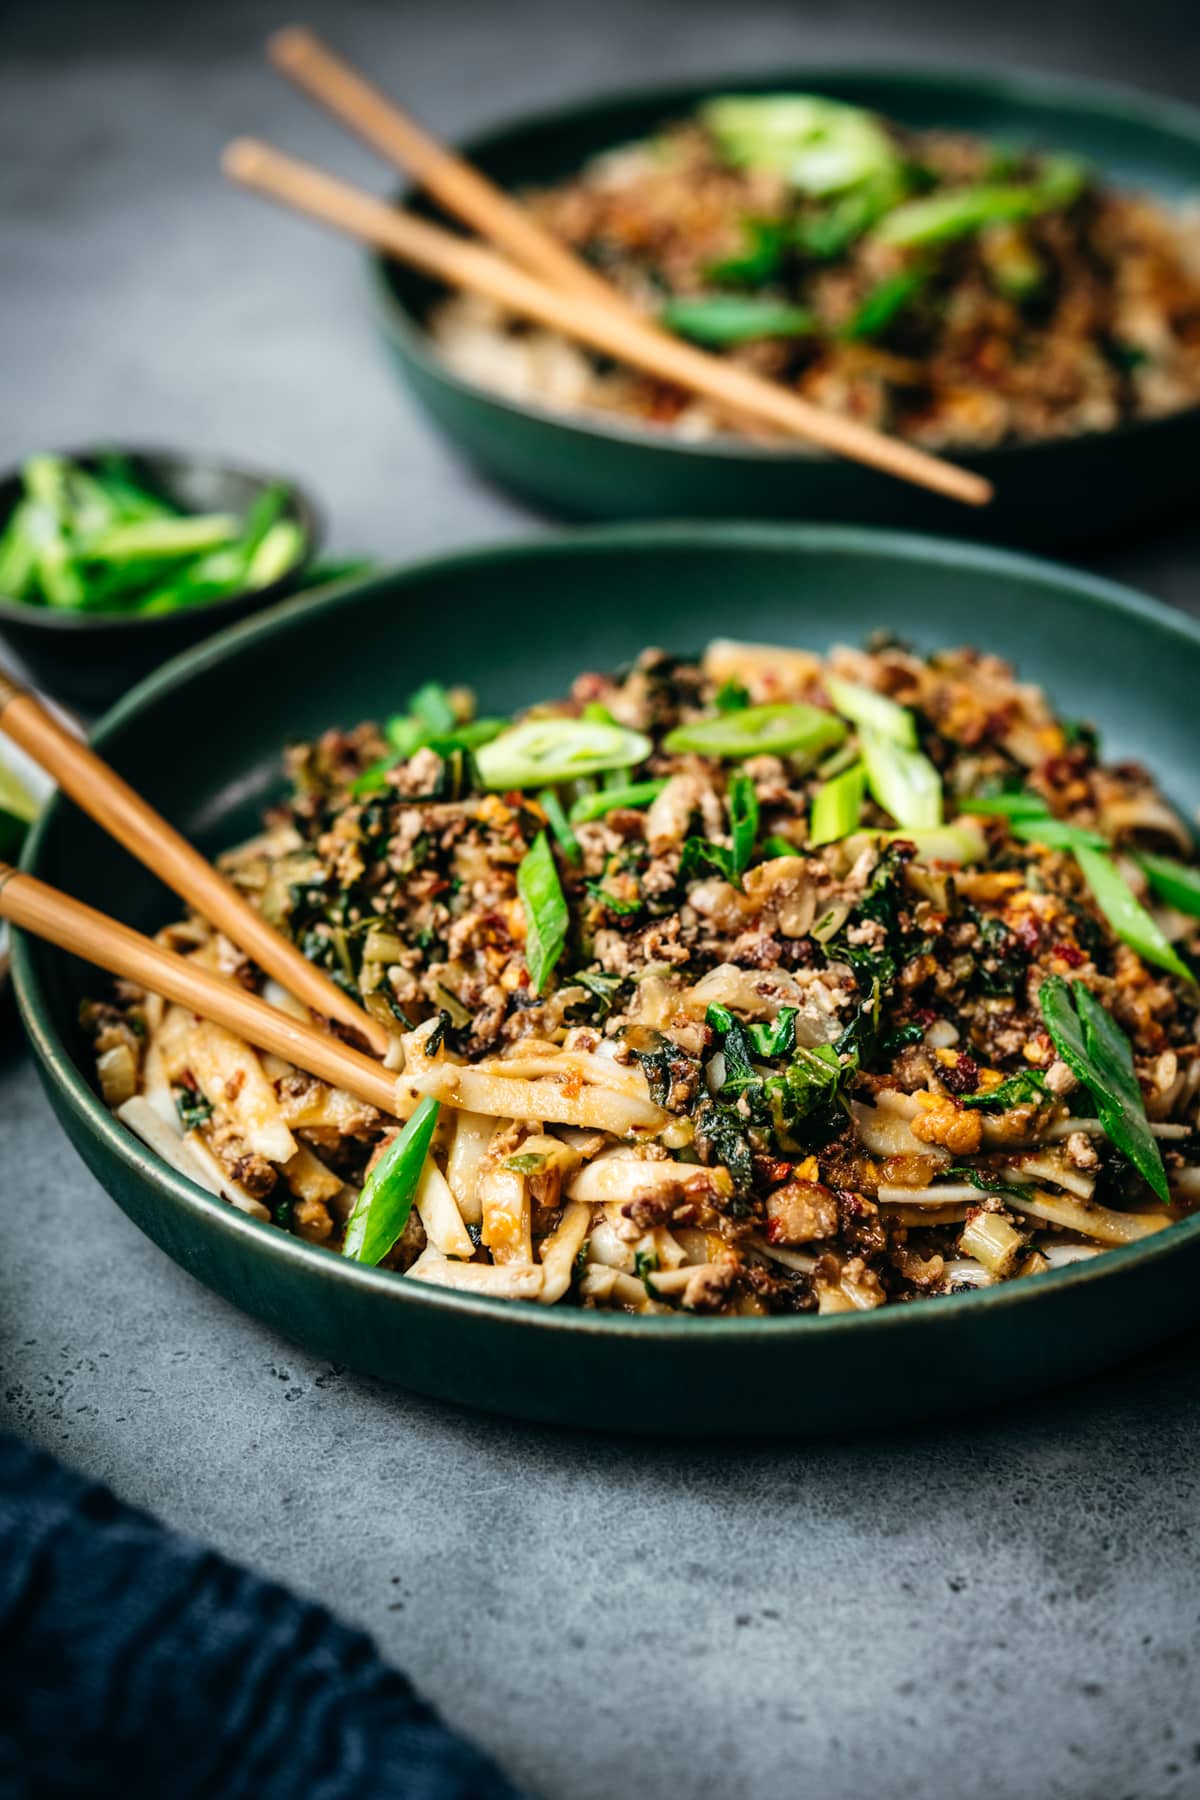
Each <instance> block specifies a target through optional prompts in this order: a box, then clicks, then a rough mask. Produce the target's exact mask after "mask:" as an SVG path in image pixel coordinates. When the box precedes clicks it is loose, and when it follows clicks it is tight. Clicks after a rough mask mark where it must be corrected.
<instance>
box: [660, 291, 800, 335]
mask: <svg viewBox="0 0 1200 1800" xmlns="http://www.w3.org/2000/svg"><path fill="white" fill-rule="evenodd" d="M658 322H659V324H660V325H662V326H664V327H665V329H666V330H667V331H674V332H677V333H678V335H679V336H680V337H685V338H691V339H692V340H693V341H694V342H695V343H697V344H712V345H713V346H714V347H717V348H720V347H722V346H724V345H726V344H752V343H755V342H756V341H757V340H758V339H759V338H780V337H787V338H794V337H812V336H813V334H814V333H815V332H817V331H819V330H820V320H819V319H818V318H817V316H816V314H815V313H813V312H810V311H809V309H808V307H806V306H789V305H788V303H787V301H785V300H768V299H765V298H764V299H759V298H757V297H756V296H755V295H753V294H700V295H697V296H696V298H695V299H692V300H668V301H667V303H666V305H665V306H663V307H662V308H661V309H660V311H659V315H658Z"/></svg>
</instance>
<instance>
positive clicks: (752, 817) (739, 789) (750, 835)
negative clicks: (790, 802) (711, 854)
mask: <svg viewBox="0 0 1200 1800" xmlns="http://www.w3.org/2000/svg"><path fill="white" fill-rule="evenodd" d="M729 819H730V828H731V833H732V837H733V872H734V874H735V876H737V877H739V879H740V877H741V876H742V875H743V874H744V873H745V871H746V869H748V868H749V866H750V858H751V857H752V856H753V855H754V844H755V840H756V838H757V837H758V795H757V794H756V793H755V791H754V783H753V782H752V781H751V779H750V777H749V776H748V775H743V774H742V773H741V771H740V770H739V771H738V772H737V773H736V774H734V775H731V776H730V777H729Z"/></svg>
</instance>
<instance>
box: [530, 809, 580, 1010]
mask: <svg viewBox="0 0 1200 1800" xmlns="http://www.w3.org/2000/svg"><path fill="white" fill-rule="evenodd" d="M517 892H518V893H519V894H520V896H521V904H522V906H523V907H524V908H525V932H526V936H525V962H526V964H527V966H528V969H529V979H530V980H531V981H532V983H533V991H534V993H535V994H540V993H541V991H542V989H543V988H544V987H545V985H546V981H547V979H548V977H549V975H550V971H551V970H552V969H553V967H554V965H555V963H556V962H557V961H558V959H559V957H560V956H561V955H562V950H563V945H564V944H565V943H566V941H567V930H568V927H569V925H570V922H571V918H570V914H569V912H568V911H567V902H566V899H565V898H564V896H563V891H562V883H561V882H560V881H559V879H558V867H557V864H556V863H555V861H554V852H553V850H552V849H551V848H550V840H549V838H548V837H547V836H546V833H545V832H544V831H539V832H538V835H537V837H536V838H535V839H534V841H533V845H532V847H531V848H530V849H529V850H527V851H526V853H525V855H524V856H523V857H522V859H521V866H520V868H519V869H518V870H517Z"/></svg>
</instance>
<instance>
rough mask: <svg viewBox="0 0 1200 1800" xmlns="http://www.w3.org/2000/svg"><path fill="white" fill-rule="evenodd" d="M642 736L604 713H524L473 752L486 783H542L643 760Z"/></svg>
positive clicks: (508, 785) (646, 750)
mask: <svg viewBox="0 0 1200 1800" xmlns="http://www.w3.org/2000/svg"><path fill="white" fill-rule="evenodd" d="M651 748H652V746H651V743H650V739H649V738H648V737H644V736H643V735H642V733H641V732H640V731H630V730H628V729H627V728H626V727H625V726H624V725H617V724H615V723H610V722H608V721H607V720H604V719H595V718H593V719H563V718H549V719H526V720H524V721H523V723H521V724H520V725H514V726H512V727H511V728H510V729H509V730H508V731H504V732H501V734H500V736H499V737H496V738H493V739H492V741H491V743H490V744H484V745H483V746H482V747H481V748H480V749H479V750H478V752H477V753H476V757H475V766H476V768H477V769H478V771H479V778H480V780H481V781H482V783H483V785H484V787H487V788H497V789H503V788H531V787H545V786H546V785H547V784H552V783H555V782H559V781H577V780H579V779H580V778H581V777H582V776H584V775H600V774H603V773H604V771H605V770H606V769H624V768H628V767H632V766H634V765H636V764H637V763H640V762H644V761H645V760H646V758H647V757H648V756H649V754H650V751H651Z"/></svg>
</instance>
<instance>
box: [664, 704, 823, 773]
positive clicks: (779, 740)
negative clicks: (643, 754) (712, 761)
mask: <svg viewBox="0 0 1200 1800" xmlns="http://www.w3.org/2000/svg"><path fill="white" fill-rule="evenodd" d="M845 735H846V727H845V726H844V725H843V724H842V721H841V720H840V719H839V718H837V717H836V716H835V715H834V714H833V713H830V712H822V710H821V709H820V707H817V706H806V705H804V704H803V703H802V702H796V703H795V704H792V705H789V704H786V703H783V702H774V703H772V704H770V705H768V706H744V707H742V708H741V709H740V710H739V711H737V712H723V713H717V714H716V715H715V717H713V718H710V719H695V720H693V722H692V723H691V724H689V725H677V726H676V727H675V729H674V731H669V732H668V733H667V735H666V737H665V738H664V739H663V749H664V750H666V751H667V752H668V754H669V755H672V756H675V755H678V754H680V753H683V752H689V751H690V752H693V753H694V754H695V755H697V756H716V757H722V758H726V759H729V760H734V759H740V758H742V757H743V756H759V755H763V754H767V755H776V756H785V755H794V754H795V753H796V752H797V751H807V752H810V753H811V752H815V751H818V750H827V749H829V747H830V746H831V745H833V744H840V743H841V741H842V739H843V738H844V737H845Z"/></svg>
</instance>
